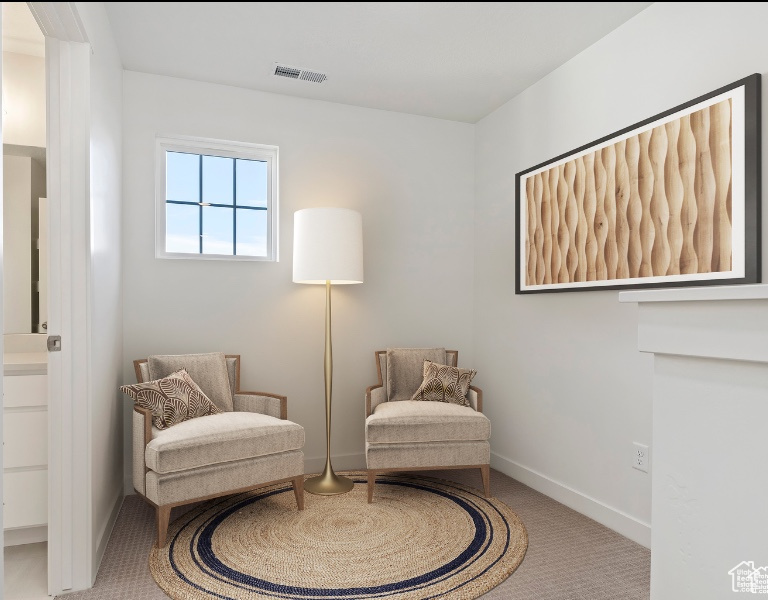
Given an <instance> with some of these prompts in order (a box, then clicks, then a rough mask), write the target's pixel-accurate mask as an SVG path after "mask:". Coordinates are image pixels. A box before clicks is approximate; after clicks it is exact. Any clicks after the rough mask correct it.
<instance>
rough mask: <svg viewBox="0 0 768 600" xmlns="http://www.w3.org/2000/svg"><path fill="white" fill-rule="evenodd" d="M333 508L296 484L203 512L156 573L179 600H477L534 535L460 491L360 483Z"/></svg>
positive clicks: (159, 560) (421, 481) (331, 501)
mask: <svg viewBox="0 0 768 600" xmlns="http://www.w3.org/2000/svg"><path fill="white" fill-rule="evenodd" d="M346 475H347V476H348V477H350V478H352V480H353V481H354V482H355V486H354V488H353V489H352V491H351V492H349V493H346V494H341V495H338V496H315V495H312V494H306V495H305V502H306V508H305V510H304V511H298V510H297V509H296V502H295V499H294V495H293V489H292V488H291V486H290V484H278V485H274V486H270V487H267V488H262V489H259V490H256V491H253V492H247V493H245V494H238V495H235V496H228V497H226V498H220V499H217V500H212V501H209V502H206V503H204V504H201V505H200V506H198V507H196V508H195V509H193V510H191V511H189V512H188V513H186V514H184V515H182V516H181V517H180V518H179V519H177V520H176V521H174V522H173V523H172V524H171V526H170V529H169V542H168V543H167V544H166V546H165V548H163V549H158V548H157V547H156V546H155V547H153V549H152V552H151V554H150V557H149V568H150V572H151V573H152V576H153V577H154V579H155V581H156V582H157V584H158V585H159V586H160V587H161V588H162V589H163V590H164V591H165V593H166V594H168V595H169V596H170V597H171V598H173V599H175V600H202V599H208V598H218V599H222V600H227V599H231V600H240V599H244V600H257V599H266V598H270V599H273V598H281V599H287V600H299V599H300V600H310V599H311V600H341V599H345V600H354V599H362V598H382V599H387V600H416V599H426V598H446V599H456V600H458V599H472V598H477V597H479V596H481V595H482V594H484V593H486V592H487V591H489V590H490V589H492V588H493V587H495V586H496V585H498V584H499V583H501V582H502V581H503V580H504V579H506V578H507V577H509V575H510V574H511V573H512V572H513V571H514V570H515V569H516V568H517V567H518V565H520V563H521V562H522V560H523V557H524V556H525V551H526V549H527V546H528V534H527V532H526V530H525V526H524V525H523V524H522V522H521V521H520V519H519V518H518V517H517V515H516V514H515V513H514V512H512V510H511V509H510V508H509V507H508V506H507V505H505V504H504V503H502V502H500V501H498V500H495V499H493V498H485V497H483V495H482V493H481V492H480V491H479V490H476V489H473V488H470V487H466V486H463V485H461V484H457V483H453V482H449V481H445V480H441V479H433V478H427V477H417V476H410V475H379V476H378V477H377V480H376V492H375V496H374V503H373V504H368V503H367V492H366V481H365V474H364V473H362V472H352V473H347V474H346Z"/></svg>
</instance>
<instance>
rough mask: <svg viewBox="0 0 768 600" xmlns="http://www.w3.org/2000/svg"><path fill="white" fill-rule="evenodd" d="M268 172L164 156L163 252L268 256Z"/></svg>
mask: <svg viewBox="0 0 768 600" xmlns="http://www.w3.org/2000/svg"><path fill="white" fill-rule="evenodd" d="M267 167H268V163H267V162H266V161H260V160H248V159H241V158H237V159H235V158H228V157H220V156H208V155H199V154H191V153H183V152H174V151H166V248H165V249H166V252H174V253H185V254H200V253H202V254H219V255H233V254H236V255H239V256H266V255H267V228H268V219H267V210H266V208H267V196H268V194H267V191H268V190H267ZM201 202H202V204H201ZM209 205H213V206H209Z"/></svg>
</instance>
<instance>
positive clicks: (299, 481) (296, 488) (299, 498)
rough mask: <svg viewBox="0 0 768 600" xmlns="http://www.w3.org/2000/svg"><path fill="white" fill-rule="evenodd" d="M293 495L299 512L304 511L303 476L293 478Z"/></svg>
mask: <svg viewBox="0 0 768 600" xmlns="http://www.w3.org/2000/svg"><path fill="white" fill-rule="evenodd" d="M293 494H294V495H295V496H296V504H297V505H298V507H299V510H304V476H303V475H299V476H298V477H294V478H293Z"/></svg>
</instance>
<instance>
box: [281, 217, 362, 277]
mask: <svg viewBox="0 0 768 600" xmlns="http://www.w3.org/2000/svg"><path fill="white" fill-rule="evenodd" d="M293 281H294V283H317V284H324V283H325V282H326V281H330V282H331V284H332V285H338V284H348V283H363V218H362V216H361V215H360V213H359V212H357V211H354V210H349V209H347V208H305V209H304V210H299V211H296V212H295V213H294V216H293Z"/></svg>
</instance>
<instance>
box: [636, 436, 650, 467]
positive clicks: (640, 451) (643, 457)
mask: <svg viewBox="0 0 768 600" xmlns="http://www.w3.org/2000/svg"><path fill="white" fill-rule="evenodd" d="M650 463H651V456H650V453H649V451H648V446H646V445H645V444H638V443H637V442H634V443H633V444H632V468H633V469H637V470H638V471H643V472H644V473H647V472H648V465H650Z"/></svg>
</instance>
